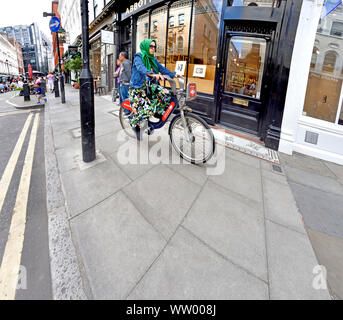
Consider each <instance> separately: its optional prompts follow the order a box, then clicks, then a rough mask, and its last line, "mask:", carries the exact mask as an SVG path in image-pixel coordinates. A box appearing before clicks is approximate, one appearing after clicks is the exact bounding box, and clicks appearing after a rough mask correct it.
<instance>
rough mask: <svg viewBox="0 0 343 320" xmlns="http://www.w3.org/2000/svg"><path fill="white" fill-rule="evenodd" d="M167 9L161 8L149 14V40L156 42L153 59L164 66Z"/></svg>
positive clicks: (165, 7)
mask: <svg viewBox="0 0 343 320" xmlns="http://www.w3.org/2000/svg"><path fill="white" fill-rule="evenodd" d="M167 12H168V7H167V6H163V7H161V8H158V9H156V10H154V11H152V13H151V30H150V38H151V39H153V40H155V41H156V46H157V47H156V52H155V57H156V58H157V60H158V62H159V63H162V64H163V65H164V64H165V49H166V45H165V42H166V32H167V24H166V21H167Z"/></svg>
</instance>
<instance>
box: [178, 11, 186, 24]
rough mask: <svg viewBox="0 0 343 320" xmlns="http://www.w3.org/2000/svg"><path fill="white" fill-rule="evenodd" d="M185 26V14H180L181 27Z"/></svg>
mask: <svg viewBox="0 0 343 320" xmlns="http://www.w3.org/2000/svg"><path fill="white" fill-rule="evenodd" d="M184 24H185V14H184V13H181V14H179V26H183V25H184Z"/></svg>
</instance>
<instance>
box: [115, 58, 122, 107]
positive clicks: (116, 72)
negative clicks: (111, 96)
mask: <svg viewBox="0 0 343 320" xmlns="http://www.w3.org/2000/svg"><path fill="white" fill-rule="evenodd" d="M120 68H121V61H120V60H119V59H117V69H116V71H115V73H114V77H115V78H116V80H117V89H118V93H119V100H120V99H121V98H120V78H119V73H120ZM116 98H117V97H115V99H116ZM121 103H122V101H121V100H120V104H121Z"/></svg>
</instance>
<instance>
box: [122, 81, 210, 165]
mask: <svg viewBox="0 0 343 320" xmlns="http://www.w3.org/2000/svg"><path fill="white" fill-rule="evenodd" d="M164 78H165V80H167V81H168V82H169V83H170V87H171V93H172V97H176V99H173V100H174V101H172V102H171V103H170V105H169V107H168V108H167V109H166V110H165V112H164V113H163V114H162V115H154V117H156V118H158V119H159V121H158V122H152V121H150V120H148V121H146V123H145V126H144V127H143V128H141V130H142V132H146V133H147V134H148V135H151V134H152V133H153V132H154V131H155V130H158V129H161V128H162V127H164V126H165V125H166V123H167V122H169V119H170V118H171V117H172V116H174V117H173V118H172V119H171V121H170V125H169V130H168V133H169V137H170V141H171V144H172V146H173V148H174V149H175V151H176V152H177V153H178V154H179V155H180V157H181V158H183V159H185V160H186V161H188V162H191V163H193V164H200V163H206V162H207V161H208V160H210V159H211V157H212V156H213V154H214V152H215V139H214V135H213V132H212V130H211V128H210V127H209V125H208V124H207V123H206V122H205V121H204V120H203V119H202V118H200V117H199V116H197V115H195V114H193V113H192V109H191V108H190V107H188V106H187V105H186V103H187V102H188V101H191V100H194V99H195V98H196V96H197V91H196V84H195V83H188V84H187V89H186V91H185V90H184V87H185V79H183V78H178V81H179V88H180V89H176V82H175V80H173V79H171V78H170V77H168V76H164ZM132 113H133V110H132V108H131V106H130V101H129V100H126V101H124V102H123V103H122V105H121V107H120V112H119V119H120V124H121V126H122V128H123V130H124V131H125V132H126V134H127V135H128V136H130V137H133V138H135V137H136V135H135V133H134V132H133V130H132V127H131V124H130V122H129V118H130V116H131V115H132Z"/></svg>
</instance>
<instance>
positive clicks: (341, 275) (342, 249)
mask: <svg viewBox="0 0 343 320" xmlns="http://www.w3.org/2000/svg"><path fill="white" fill-rule="evenodd" d="M280 157H281V162H282V165H283V167H284V169H285V172H286V175H287V178H288V181H289V185H290V187H291V190H292V191H293V194H294V196H295V199H296V202H297V205H298V207H299V209H300V212H301V213H302V215H303V217H304V221H305V228H306V230H307V232H308V235H309V237H310V240H311V242H312V246H313V248H314V251H315V253H316V256H317V257H318V261H319V263H320V264H321V265H323V266H325V267H326V269H327V277H328V284H329V287H330V289H331V294H332V295H333V296H334V297H335V298H336V299H340V300H341V299H343V209H342V208H343V166H339V165H336V164H333V163H330V162H326V161H322V160H319V159H314V158H311V157H307V156H304V155H300V154H294V155H293V156H292V157H290V156H287V155H284V154H282V155H280Z"/></svg>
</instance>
